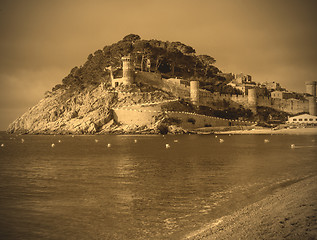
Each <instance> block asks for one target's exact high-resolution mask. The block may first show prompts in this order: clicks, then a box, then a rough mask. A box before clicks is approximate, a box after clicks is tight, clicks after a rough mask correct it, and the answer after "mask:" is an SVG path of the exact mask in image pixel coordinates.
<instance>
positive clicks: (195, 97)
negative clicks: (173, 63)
mask: <svg viewBox="0 0 317 240" xmlns="http://www.w3.org/2000/svg"><path fill="white" fill-rule="evenodd" d="M190 100H191V102H192V103H193V104H194V105H199V81H190Z"/></svg>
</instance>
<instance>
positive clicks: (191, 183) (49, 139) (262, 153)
mask: <svg viewBox="0 0 317 240" xmlns="http://www.w3.org/2000/svg"><path fill="white" fill-rule="evenodd" d="M22 138H23V139H24V142H23V143H22V140H21V139H22ZM219 138H222V139H224V142H223V143H219ZM264 139H268V140H269V142H268V143H264ZM58 140H61V142H60V143H59V142H58ZM95 140H98V142H96V141H95ZM135 140H137V142H135ZM174 140H177V141H176V142H174ZM52 143H54V144H55V147H54V148H52V147H51V144H52ZM108 143H110V144H111V147H107V144H108ZM167 143H168V144H169V145H170V146H171V147H170V148H168V149H167V148H166V147H165V144H167ZM0 144H4V146H3V147H1V148H0V238H1V239H183V238H184V237H185V236H187V235H188V234H189V233H191V232H193V231H195V230H197V229H199V228H201V227H203V226H204V225H206V224H208V223H209V222H211V221H212V220H215V219H217V218H219V217H221V216H223V215H227V214H230V213H232V212H233V211H234V210H236V209H239V208H241V207H243V206H245V205H247V204H249V203H252V202H254V201H256V200H259V199H261V198H263V197H265V196H267V195H268V194H270V193H272V192H273V191H275V190H276V189H279V188H283V187H285V186H287V185H289V184H291V183H293V182H296V181H298V180H300V179H303V178H305V177H308V176H311V175H316V173H317V171H316V170H317V160H316V156H317V155H316V154H317V136H287V135H280V136H270V135H269V136H259V135H258V136H256V135H253V136H252V135H247V136H238V135H233V136H218V138H215V136H213V135H209V136H198V135H190V136H189V135H176V136H165V137H163V136H75V137H71V136H28V135H24V136H16V135H6V134H5V133H1V134H0ZM291 144H295V145H296V146H300V147H299V148H295V149H292V148H290V145H291Z"/></svg>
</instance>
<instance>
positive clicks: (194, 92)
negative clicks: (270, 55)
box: [107, 56, 316, 127]
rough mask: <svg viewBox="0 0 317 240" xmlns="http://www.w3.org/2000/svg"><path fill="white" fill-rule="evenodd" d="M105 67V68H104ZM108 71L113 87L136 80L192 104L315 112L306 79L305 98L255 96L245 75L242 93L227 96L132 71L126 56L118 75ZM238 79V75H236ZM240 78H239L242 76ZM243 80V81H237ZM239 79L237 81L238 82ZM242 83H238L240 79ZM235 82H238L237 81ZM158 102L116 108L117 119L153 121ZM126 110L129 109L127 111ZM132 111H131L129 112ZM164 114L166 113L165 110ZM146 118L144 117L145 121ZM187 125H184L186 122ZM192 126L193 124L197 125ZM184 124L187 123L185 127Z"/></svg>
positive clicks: (313, 90)
mask: <svg viewBox="0 0 317 240" xmlns="http://www.w3.org/2000/svg"><path fill="white" fill-rule="evenodd" d="M107 69H109V68H107ZM109 70H110V74H111V80H112V82H111V85H112V87H117V86H119V85H120V84H122V85H129V84H132V83H136V82H142V83H145V84H148V85H151V86H153V87H156V88H158V89H161V90H163V91H166V92H171V93H172V94H173V95H174V96H175V97H177V98H178V99H185V100H187V101H190V102H191V103H192V104H193V105H194V106H208V107H213V106H215V103H217V102H224V101H225V102H226V103H227V104H229V107H234V108H239V107H240V105H242V106H243V107H244V108H247V109H250V110H251V111H252V112H253V113H255V114H256V113H257V107H269V108H272V109H275V110H278V111H283V112H286V113H288V114H290V115H296V114H299V113H303V112H306V113H308V112H309V113H310V114H311V115H316V82H315V81H313V82H307V83H306V98H305V99H302V100H299V99H296V98H291V97H290V98H283V97H271V96H269V97H264V96H259V94H258V90H259V89H258V87H257V86H256V85H255V84H253V83H252V82H251V76H248V77H247V78H246V79H247V81H248V86H247V87H246V88H245V89H244V90H245V93H244V95H230V94H221V93H219V92H214V93H212V92H210V91H207V90H204V89H201V88H200V86H199V81H189V82H188V81H187V82H186V81H183V80H181V79H178V78H169V79H165V78H162V77H161V75H160V74H158V73H152V72H143V71H137V72H136V71H135V70H134V66H133V63H132V60H131V57H130V56H125V57H122V70H123V75H122V78H113V75H112V69H111V68H110V69H109ZM239 77H240V78H242V77H241V76H239ZM242 79H243V78H242ZM241 81H243V80H241ZM241 81H240V82H241ZM241 83H242V82H241ZM241 83H239V84H241ZM158 107H159V104H156V105H155V106H147V108H144V106H142V107H139V108H132V107H130V108H121V109H116V110H115V111H116V114H117V118H118V120H119V121H121V120H123V119H125V120H124V121H126V124H131V123H133V122H138V123H140V124H141V123H142V122H144V121H145V122H146V121H147V122H153V117H154V116H157V115H158V113H160V112H162V111H160V110H158V109H160V107H159V108H158ZM127 111H130V112H127ZM131 111H132V112H131ZM165 113H167V112H165ZM168 114H169V115H170V116H174V117H175V116H178V117H181V118H183V119H184V117H185V115H189V114H191V113H184V112H171V111H170V112H169V113H168ZM195 117H196V118H195V122H197V123H199V122H200V123H201V124H198V125H200V126H199V127H203V126H206V125H215V124H216V125H217V126H219V125H224V126H233V125H239V124H240V125H251V124H253V123H251V122H249V123H248V124H247V123H246V122H244V121H241V122H239V121H238V122H237V121H233V120H229V119H218V120H217V121H216V122H215V120H216V118H215V120H213V121H212V122H213V123H212V124H209V123H210V122H211V119H210V117H209V118H208V119H207V118H206V119H205V118H204V117H208V116H198V114H196V115H195ZM146 119H147V120H146ZM187 125H188V124H187ZM198 125H196V127H198ZM187 127H188V126H187Z"/></svg>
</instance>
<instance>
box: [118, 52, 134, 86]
mask: <svg viewBox="0 0 317 240" xmlns="http://www.w3.org/2000/svg"><path fill="white" fill-rule="evenodd" d="M121 60H122V71H123V74H122V83H123V84H131V83H133V82H134V68H133V64H132V59H131V57H130V55H128V56H124V57H122V58H121Z"/></svg>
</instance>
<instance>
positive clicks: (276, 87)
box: [260, 82, 282, 91]
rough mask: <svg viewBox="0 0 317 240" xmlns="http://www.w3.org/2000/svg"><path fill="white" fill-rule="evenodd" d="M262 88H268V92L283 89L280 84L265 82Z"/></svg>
mask: <svg viewBox="0 0 317 240" xmlns="http://www.w3.org/2000/svg"><path fill="white" fill-rule="evenodd" d="M260 87H261V88H267V89H268V90H277V91H279V90H281V89H282V87H281V85H280V84H279V83H278V82H263V83H261V84H260Z"/></svg>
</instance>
